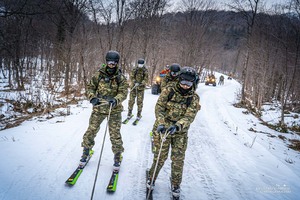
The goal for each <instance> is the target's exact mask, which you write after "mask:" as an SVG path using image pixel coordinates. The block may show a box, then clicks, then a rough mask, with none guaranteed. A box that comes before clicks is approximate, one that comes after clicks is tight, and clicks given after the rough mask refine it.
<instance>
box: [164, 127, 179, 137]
mask: <svg viewBox="0 0 300 200" xmlns="http://www.w3.org/2000/svg"><path fill="white" fill-rule="evenodd" d="M178 130H179V128H178V126H176V125H172V126H170V127H169V128H168V129H167V133H168V132H169V133H170V135H173V134H174V133H176V131H178Z"/></svg>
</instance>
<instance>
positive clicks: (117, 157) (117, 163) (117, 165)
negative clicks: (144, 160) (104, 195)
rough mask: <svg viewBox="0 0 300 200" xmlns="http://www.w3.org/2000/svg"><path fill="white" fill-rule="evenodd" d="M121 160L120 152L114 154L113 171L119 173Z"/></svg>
mask: <svg viewBox="0 0 300 200" xmlns="http://www.w3.org/2000/svg"><path fill="white" fill-rule="evenodd" d="M122 159H123V156H122V152H118V153H116V154H115V156H114V165H113V167H114V170H115V171H119V169H120V165H121V162H122Z"/></svg>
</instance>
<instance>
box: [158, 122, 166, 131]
mask: <svg viewBox="0 0 300 200" xmlns="http://www.w3.org/2000/svg"><path fill="white" fill-rule="evenodd" d="M156 131H157V132H158V133H165V131H166V128H165V125H163V124H161V125H158V127H157V129H156Z"/></svg>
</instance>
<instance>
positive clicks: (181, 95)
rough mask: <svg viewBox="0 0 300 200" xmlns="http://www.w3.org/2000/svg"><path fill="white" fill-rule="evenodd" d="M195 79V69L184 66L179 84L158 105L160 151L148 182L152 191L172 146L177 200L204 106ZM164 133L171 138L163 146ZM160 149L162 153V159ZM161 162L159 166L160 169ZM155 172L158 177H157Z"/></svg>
mask: <svg viewBox="0 0 300 200" xmlns="http://www.w3.org/2000/svg"><path fill="white" fill-rule="evenodd" d="M195 79H196V72H195V70H194V69H193V68H191V67H183V68H182V69H181V72H180V75H179V79H178V81H177V83H176V85H175V86H173V87H172V86H170V87H167V88H166V89H164V90H163V91H162V93H161V95H160V97H159V99H158V101H157V103H156V106H155V116H156V121H155V124H154V127H155V128H156V131H155V132H154V133H153V136H154V145H155V149H156V151H155V153H154V159H153V163H152V166H151V168H150V171H149V176H148V180H147V190H148V192H149V191H151V192H152V190H153V187H154V183H155V180H156V178H157V176H158V174H159V171H160V170H161V168H162V167H163V165H164V162H165V161H166V159H167V158H168V152H169V148H170V146H171V160H172V164H171V184H172V194H173V197H174V198H178V199H179V196H180V184H181V181H182V172H183V165H184V157H185V151H186V149H187V141H188V130H189V127H190V125H191V123H192V122H193V121H194V119H195V116H196V114H197V113H198V111H199V110H200V107H201V106H200V98H199V96H198V95H197V94H196V93H195V90H194V87H193V84H194V81H195ZM164 134H169V135H168V136H167V138H166V140H165V141H163V143H162V138H163V137H162V136H164ZM161 144H163V146H162V148H161V149H160V146H161ZM158 149H160V150H161V151H160V157H159V159H158V155H159V150H158ZM157 160H158V163H157V167H156V162H157ZM154 171H155V175H154V176H153V174H154ZM152 178H153V180H152ZM151 183H152V184H151Z"/></svg>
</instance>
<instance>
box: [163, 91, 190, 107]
mask: <svg viewBox="0 0 300 200" xmlns="http://www.w3.org/2000/svg"><path fill="white" fill-rule="evenodd" d="M174 94H175V91H174V89H173V88H171V91H170V93H169V94H168V101H171V99H172V97H173V96H174ZM192 100H193V96H189V97H188V98H187V99H186V102H185V104H186V106H187V107H189V106H190V105H191V103H192Z"/></svg>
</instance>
